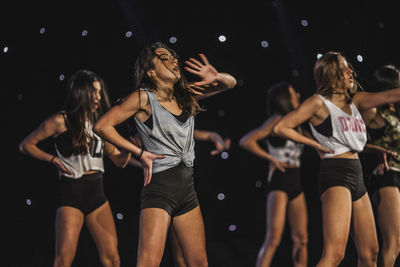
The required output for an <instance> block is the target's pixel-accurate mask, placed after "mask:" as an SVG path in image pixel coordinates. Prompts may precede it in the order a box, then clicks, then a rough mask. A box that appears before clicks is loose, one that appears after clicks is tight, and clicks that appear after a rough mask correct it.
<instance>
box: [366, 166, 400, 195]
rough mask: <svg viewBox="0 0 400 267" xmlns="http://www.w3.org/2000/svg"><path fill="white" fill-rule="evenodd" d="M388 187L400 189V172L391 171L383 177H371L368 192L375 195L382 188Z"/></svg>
mask: <svg viewBox="0 0 400 267" xmlns="http://www.w3.org/2000/svg"><path fill="white" fill-rule="evenodd" d="M387 186H395V187H397V188H399V189H400V172H398V171H392V170H389V171H386V172H385V173H384V174H382V175H371V177H370V180H369V184H368V192H369V193H370V194H371V195H373V194H374V193H375V192H376V191H378V190H379V189H381V188H382V187H387Z"/></svg>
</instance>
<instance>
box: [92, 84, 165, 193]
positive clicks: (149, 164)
mask: <svg viewBox="0 0 400 267" xmlns="http://www.w3.org/2000/svg"><path fill="white" fill-rule="evenodd" d="M141 95H143V96H146V97H147V95H146V94H141ZM141 95H139V91H135V92H133V93H132V94H131V95H130V96H128V98H127V99H126V100H125V101H124V102H122V103H121V104H120V105H117V106H114V107H113V108H112V109H110V110H109V111H108V112H107V113H105V114H104V115H103V116H102V117H101V118H100V119H99V120H98V121H97V122H96V124H95V125H94V127H93V130H94V131H95V132H96V133H97V134H98V135H99V136H101V137H102V138H104V139H105V140H107V141H109V142H110V143H112V144H114V145H115V146H117V147H120V148H121V149H124V150H126V151H130V152H131V153H134V155H139V154H140V152H141V148H140V147H138V146H136V145H134V144H133V143H132V142H130V141H128V140H127V139H125V138H124V137H122V136H121V135H120V134H119V133H118V131H117V130H116V129H115V126H116V125H119V124H120V123H122V122H123V121H125V120H127V119H128V118H130V117H131V116H132V115H135V114H136V113H137V112H138V111H139V103H141V102H143V101H145V99H140V101H139V97H141ZM146 99H147V98H146ZM163 157H164V156H162V155H155V154H152V153H150V152H148V151H144V152H143V154H142V156H141V157H140V161H141V163H142V165H143V171H144V185H147V184H148V183H150V180H151V176H152V171H153V161H154V160H155V159H157V158H163Z"/></svg>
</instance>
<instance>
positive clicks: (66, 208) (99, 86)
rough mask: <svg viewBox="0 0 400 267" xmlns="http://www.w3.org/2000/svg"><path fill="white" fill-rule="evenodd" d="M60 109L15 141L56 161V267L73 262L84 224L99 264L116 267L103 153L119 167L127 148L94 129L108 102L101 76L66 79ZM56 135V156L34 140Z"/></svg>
mask: <svg viewBox="0 0 400 267" xmlns="http://www.w3.org/2000/svg"><path fill="white" fill-rule="evenodd" d="M67 91H68V97H67V99H66V101H65V104H64V108H63V111H62V112H60V113H57V114H54V115H52V116H50V117H49V118H48V119H46V120H45V121H43V122H42V123H41V124H40V126H39V127H38V128H37V129H36V130H34V131H33V132H32V133H30V134H29V135H28V136H27V137H26V138H25V139H24V140H23V141H22V142H21V144H20V145H19V149H20V151H21V152H23V153H24V154H27V155H29V156H32V157H34V158H36V159H39V160H42V161H46V162H49V163H50V164H52V165H54V166H55V167H56V168H57V170H58V173H59V176H60V177H59V181H58V188H57V189H58V190H57V199H58V203H57V207H58V208H57V211H56V219H55V230H56V237H55V239H56V240H55V246H56V248H55V259H54V265H53V266H54V267H58V266H71V264H72V262H73V260H74V257H75V253H76V249H77V245H78V240H79V235H80V232H81V229H82V227H83V224H84V223H85V225H86V226H87V228H88V230H89V232H90V234H91V235H92V237H93V240H94V242H95V244H96V246H97V249H98V252H99V258H100V261H101V263H102V265H103V266H108V267H118V266H120V259H119V253H118V244H117V233H116V229H115V223H114V219H113V215H112V211H111V207H110V204H109V202H108V200H107V198H106V196H105V194H104V190H103V172H104V167H103V152H104V154H105V155H107V156H108V157H109V158H110V159H111V160H112V161H113V163H114V164H115V165H117V166H118V167H125V166H126V164H127V163H128V161H129V159H130V153H129V152H127V151H120V150H118V149H117V148H116V147H115V146H114V145H112V144H111V143H108V142H106V141H103V140H101V139H100V138H99V137H98V136H96V135H95V134H94V133H93V131H92V125H93V124H94V122H95V119H96V118H97V117H98V116H100V115H101V114H103V113H104V112H105V111H106V110H108V109H109V107H110V104H109V103H110V102H109V99H108V95H107V92H106V88H105V85H104V81H103V80H102V79H101V78H100V77H99V76H98V75H96V74H95V73H93V72H91V71H88V70H79V71H77V72H76V73H75V74H74V75H73V76H72V77H71V78H70V80H69V81H68V85H67ZM50 137H52V138H54V141H55V144H56V151H57V155H58V156H57V155H52V154H50V153H48V152H46V151H44V150H42V149H40V148H39V147H38V146H37V144H38V143H40V142H41V141H43V140H45V139H47V138H50Z"/></svg>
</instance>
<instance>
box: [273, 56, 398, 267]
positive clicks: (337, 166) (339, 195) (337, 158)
mask: <svg viewBox="0 0 400 267" xmlns="http://www.w3.org/2000/svg"><path fill="white" fill-rule="evenodd" d="M314 79H315V82H316V86H317V92H316V94H315V95H313V96H311V97H309V98H308V99H307V100H306V101H304V102H303V103H302V104H301V105H300V106H299V108H297V109H296V110H294V111H292V112H290V113H289V114H287V115H285V117H283V118H282V119H281V120H280V121H279V122H278V123H277V124H276V125H275V127H274V130H273V131H274V132H275V133H276V134H278V135H280V136H283V137H285V138H289V139H291V140H293V141H296V142H298V143H303V144H306V145H309V146H312V147H314V148H315V149H317V150H318V151H320V152H321V157H322V160H321V164H320V170H319V177H318V180H319V181H318V183H319V185H318V188H319V194H320V198H321V202H322V224H323V235H324V249H323V253H322V257H321V259H320V261H319V263H318V264H317V266H338V265H339V264H340V262H341V261H342V259H343V257H344V255H345V250H346V245H347V240H348V236H349V232H350V228H352V233H353V235H352V237H353V240H354V243H355V247H356V249H357V253H358V266H376V261H377V255H378V242H377V236H376V229H375V220H374V215H373V211H372V206H371V203H370V200H369V197H368V194H367V191H366V188H365V185H364V181H363V174H362V167H361V164H360V160H359V157H358V153H359V152H361V151H362V150H363V149H364V146H365V143H366V141H367V135H366V127H365V124H364V121H363V119H362V117H361V114H360V111H361V112H362V111H364V110H367V109H370V108H373V107H377V106H380V105H384V104H388V103H396V102H399V101H400V89H394V90H388V91H383V92H379V93H367V92H357V87H358V83H357V81H356V79H355V72H354V69H353V68H352V66H351V65H350V64H349V62H348V61H347V60H346V58H345V57H344V56H343V55H342V54H340V53H337V52H328V53H325V54H324V55H323V56H322V57H320V58H319V59H318V60H317V62H316V63H315V65H314ZM305 121H308V122H309V124H310V128H311V132H312V134H313V137H314V138H315V139H313V138H308V137H306V136H304V135H302V134H301V133H299V132H298V131H296V130H295V129H296V128H297V127H298V126H299V125H301V124H302V123H303V122H305Z"/></svg>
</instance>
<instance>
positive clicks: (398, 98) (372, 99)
mask: <svg viewBox="0 0 400 267" xmlns="http://www.w3.org/2000/svg"><path fill="white" fill-rule="evenodd" d="M397 102H400V88H396V89H392V90H386V91H382V92H378V93H368V92H359V93H356V94H355V96H354V98H353V103H354V104H355V105H356V106H357V108H358V109H359V110H360V111H364V110H367V109H370V108H374V107H378V106H381V105H385V104H390V103H397Z"/></svg>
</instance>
